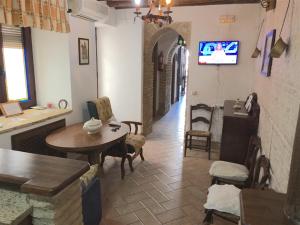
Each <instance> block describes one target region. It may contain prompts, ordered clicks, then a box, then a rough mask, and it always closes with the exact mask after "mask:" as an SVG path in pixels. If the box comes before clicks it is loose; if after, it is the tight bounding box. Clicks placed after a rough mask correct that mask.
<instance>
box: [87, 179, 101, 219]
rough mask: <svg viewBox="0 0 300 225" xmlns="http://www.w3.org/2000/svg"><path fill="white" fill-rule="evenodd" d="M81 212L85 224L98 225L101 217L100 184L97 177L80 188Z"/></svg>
mask: <svg viewBox="0 0 300 225" xmlns="http://www.w3.org/2000/svg"><path fill="white" fill-rule="evenodd" d="M82 214H83V222H84V224H85V225H99V224H100V222H101V218H102V206H101V186H100V180H99V178H98V177H95V178H93V180H92V181H91V182H90V183H89V184H88V186H86V188H84V189H83V190H82Z"/></svg>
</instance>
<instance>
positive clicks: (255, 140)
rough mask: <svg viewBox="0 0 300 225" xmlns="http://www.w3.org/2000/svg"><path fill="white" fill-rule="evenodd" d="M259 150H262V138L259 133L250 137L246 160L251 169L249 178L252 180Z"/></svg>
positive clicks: (246, 164)
mask: <svg viewBox="0 0 300 225" xmlns="http://www.w3.org/2000/svg"><path fill="white" fill-rule="evenodd" d="M258 151H260V152H261V139H260V137H258V136H257V135H253V136H251V137H250V140H249V145H248V150H247V155H246V160H245V166H246V167H247V168H248V170H249V178H250V180H249V181H250V182H251V179H252V177H253V171H254V168H255V163H256V159H257V154H258Z"/></svg>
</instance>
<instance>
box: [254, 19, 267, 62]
mask: <svg viewBox="0 0 300 225" xmlns="http://www.w3.org/2000/svg"><path fill="white" fill-rule="evenodd" d="M264 22H265V20H264V19H263V21H262V22H261V24H260V28H259V33H258V37H257V41H256V48H255V50H254V52H253V53H252V55H251V58H257V57H258V56H259V55H260V53H261V50H260V49H259V48H258V47H257V44H258V41H259V38H260V34H261V30H262V27H263V25H264Z"/></svg>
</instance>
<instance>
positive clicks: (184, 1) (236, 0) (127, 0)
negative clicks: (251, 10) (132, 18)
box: [107, 0, 260, 9]
mask: <svg viewBox="0 0 300 225" xmlns="http://www.w3.org/2000/svg"><path fill="white" fill-rule="evenodd" d="M146 2H147V1H146ZM259 2H260V1H259V0H174V3H173V6H176V7H178V6H179V7H180V6H201V5H223V4H249V3H259ZM107 4H108V5H109V6H110V7H114V8H116V9H124V8H134V7H135V6H134V3H133V0H132V1H131V0H108V1H107ZM141 7H142V8H146V7H148V6H147V4H146V3H143V4H142V6H141Z"/></svg>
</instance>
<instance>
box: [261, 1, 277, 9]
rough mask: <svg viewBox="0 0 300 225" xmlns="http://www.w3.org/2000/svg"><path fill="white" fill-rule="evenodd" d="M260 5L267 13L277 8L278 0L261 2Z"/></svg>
mask: <svg viewBox="0 0 300 225" xmlns="http://www.w3.org/2000/svg"><path fill="white" fill-rule="evenodd" d="M260 4H261V6H262V7H263V8H265V9H266V10H267V11H269V10H272V9H275V8H276V0H260Z"/></svg>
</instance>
